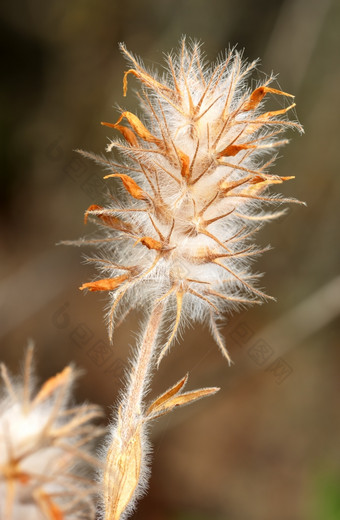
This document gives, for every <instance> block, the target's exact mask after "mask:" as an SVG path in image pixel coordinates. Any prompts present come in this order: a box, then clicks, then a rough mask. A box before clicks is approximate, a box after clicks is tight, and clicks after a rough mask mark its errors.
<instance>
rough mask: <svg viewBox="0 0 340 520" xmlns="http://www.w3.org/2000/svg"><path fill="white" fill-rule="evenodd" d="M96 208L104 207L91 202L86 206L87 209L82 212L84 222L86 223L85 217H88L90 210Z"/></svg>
mask: <svg viewBox="0 0 340 520" xmlns="http://www.w3.org/2000/svg"><path fill="white" fill-rule="evenodd" d="M98 209H104V208H103V206H98V205H97V204H91V206H89V207H88V208H87V210H86V211H85V213H84V224H87V219H88V217H89V213H91V211H94V210H98ZM97 216H98V215H97Z"/></svg>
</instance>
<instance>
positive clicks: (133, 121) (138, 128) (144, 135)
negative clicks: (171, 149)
mask: <svg viewBox="0 0 340 520" xmlns="http://www.w3.org/2000/svg"><path fill="white" fill-rule="evenodd" d="M124 117H125V119H127V120H128V122H129V123H130V125H131V126H132V128H133V130H134V131H135V132H136V134H137V135H138V137H140V138H141V139H143V140H144V141H147V142H148V143H154V144H156V145H157V146H161V145H162V144H163V141H162V140H161V139H158V137H155V136H154V135H152V134H151V133H150V132H149V130H148V129H147V128H146V127H145V126H144V125H143V123H142V122H141V120H140V119H138V117H137V116H135V114H132V112H123V113H122V115H121V116H120V118H119V119H118V121H117V123H115V124H114V125H113V127H114V128H117V127H118V126H119V123H120V122H121V120H122V119H124Z"/></svg>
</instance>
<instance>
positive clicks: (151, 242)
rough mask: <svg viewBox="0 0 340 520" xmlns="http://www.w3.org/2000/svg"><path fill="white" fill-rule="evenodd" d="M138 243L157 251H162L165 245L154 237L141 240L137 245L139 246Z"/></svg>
mask: <svg viewBox="0 0 340 520" xmlns="http://www.w3.org/2000/svg"><path fill="white" fill-rule="evenodd" d="M138 242H141V243H142V244H143V246H146V247H147V248H148V249H155V251H162V249H163V245H162V244H161V242H159V241H158V240H155V239H154V238H152V237H142V238H139V239H138V240H137V241H136V243H135V245H136V244H138Z"/></svg>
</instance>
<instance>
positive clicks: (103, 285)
mask: <svg viewBox="0 0 340 520" xmlns="http://www.w3.org/2000/svg"><path fill="white" fill-rule="evenodd" d="M128 277H129V275H128V274H122V275H121V276H117V277H116V278H103V279H102V280H97V281H96V282H87V283H83V285H82V286H81V287H79V289H80V290H81V291H83V290H84V289H89V291H91V292H95V291H113V290H114V289H117V287H119V286H120V285H121V284H122V283H123V282H125V280H127V279H128Z"/></svg>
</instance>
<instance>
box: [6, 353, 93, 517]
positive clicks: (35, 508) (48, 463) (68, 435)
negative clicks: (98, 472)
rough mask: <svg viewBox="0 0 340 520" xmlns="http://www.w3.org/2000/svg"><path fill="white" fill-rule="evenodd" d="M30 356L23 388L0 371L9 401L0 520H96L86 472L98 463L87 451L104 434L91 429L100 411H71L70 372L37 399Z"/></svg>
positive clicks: (49, 383)
mask: <svg viewBox="0 0 340 520" xmlns="http://www.w3.org/2000/svg"><path fill="white" fill-rule="evenodd" d="M32 355H33V348H32V346H30V347H29V348H28V351H27V355H26V361H25V369H24V374H23V381H22V382H19V381H14V380H13V379H12V378H10V376H9V374H8V371H7V369H6V367H5V366H4V365H2V366H1V375H2V379H3V382H4V386H5V394H6V395H4V396H3V397H2V399H1V400H0V518H1V519H3V520H21V519H23V518H24V519H25V520H38V519H42V520H43V519H46V520H67V519H69V518H72V519H73V518H86V519H90V518H94V516H95V513H94V503H93V493H94V490H95V486H94V484H93V481H92V480H89V479H88V478H86V476H85V475H83V472H84V470H85V469H86V466H88V464H89V463H96V459H95V458H94V457H92V456H91V454H90V452H89V447H88V446H86V445H87V444H88V443H89V441H91V440H92V439H94V438H95V437H96V436H98V435H100V434H102V433H103V431H102V430H101V429H99V428H97V427H95V426H94V425H93V424H92V421H93V419H96V418H98V417H99V416H100V415H101V412H100V409H99V408H98V407H97V406H94V405H89V404H84V405H82V406H76V407H72V408H70V407H69V406H68V402H69V399H70V392H71V389H72V385H73V383H74V380H75V378H76V377H77V374H76V373H75V370H74V369H73V367H72V366H67V367H66V368H65V369H64V370H63V371H62V372H60V373H59V374H57V375H56V376H54V377H52V378H51V379H48V380H47V381H46V382H45V383H44V384H43V385H42V386H41V388H40V389H39V391H38V392H36V393H35V394H34V392H33V386H34V385H33V380H32V379H33V378H32Z"/></svg>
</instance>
